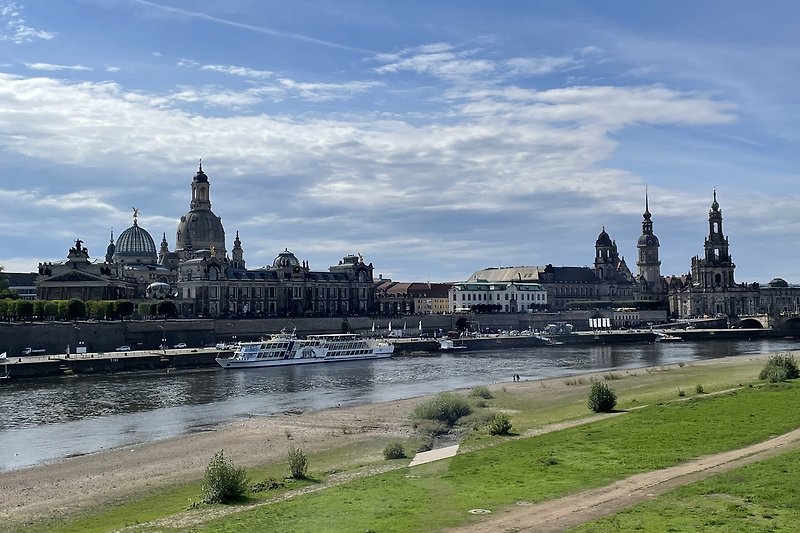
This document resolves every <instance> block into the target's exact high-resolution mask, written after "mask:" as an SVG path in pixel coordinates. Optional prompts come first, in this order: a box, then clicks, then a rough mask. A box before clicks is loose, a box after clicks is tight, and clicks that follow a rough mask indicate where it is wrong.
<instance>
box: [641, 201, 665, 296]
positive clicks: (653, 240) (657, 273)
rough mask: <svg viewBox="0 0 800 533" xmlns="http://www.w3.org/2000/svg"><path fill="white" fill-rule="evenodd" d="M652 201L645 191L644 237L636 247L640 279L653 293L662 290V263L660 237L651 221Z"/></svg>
mask: <svg viewBox="0 0 800 533" xmlns="http://www.w3.org/2000/svg"><path fill="white" fill-rule="evenodd" d="M650 217H651V215H650V201H649V197H648V194H647V191H646V190H645V193H644V214H643V215H642V236H641V237H639V242H638V243H637V244H636V247H637V248H638V249H639V260H638V261H637V262H636V266H638V267H639V279H640V281H641V280H643V281H645V282H646V283H647V287H648V288H649V289H650V290H651V291H660V288H661V261H659V259H658V248H659V246H660V245H659V242H658V237H656V236H655V235H653V221H652V220H650Z"/></svg>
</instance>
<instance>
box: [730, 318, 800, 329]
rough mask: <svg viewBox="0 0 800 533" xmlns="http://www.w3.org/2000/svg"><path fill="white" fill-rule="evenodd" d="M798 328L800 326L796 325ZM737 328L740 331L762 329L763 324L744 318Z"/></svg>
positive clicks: (753, 319) (756, 320)
mask: <svg viewBox="0 0 800 533" xmlns="http://www.w3.org/2000/svg"><path fill="white" fill-rule="evenodd" d="M798 326H799V327H800V325H798ZM739 327H740V328H742V329H764V324H762V323H761V321H760V320H758V319H755V318H745V319H743V320H742V321H741V322H739Z"/></svg>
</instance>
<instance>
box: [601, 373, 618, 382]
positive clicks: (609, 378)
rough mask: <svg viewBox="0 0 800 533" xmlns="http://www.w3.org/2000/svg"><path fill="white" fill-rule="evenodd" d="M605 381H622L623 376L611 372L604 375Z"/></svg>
mask: <svg viewBox="0 0 800 533" xmlns="http://www.w3.org/2000/svg"><path fill="white" fill-rule="evenodd" d="M603 379H604V380H606V381H614V380H617V379H622V376H620V375H619V374H615V373H613V372H610V373H608V374H604V375H603Z"/></svg>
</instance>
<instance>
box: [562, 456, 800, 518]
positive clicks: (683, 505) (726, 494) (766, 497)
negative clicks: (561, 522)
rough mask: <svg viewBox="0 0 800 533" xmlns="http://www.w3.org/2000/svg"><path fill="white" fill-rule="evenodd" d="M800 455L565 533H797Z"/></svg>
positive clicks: (741, 470) (677, 492)
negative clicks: (630, 532)
mask: <svg viewBox="0 0 800 533" xmlns="http://www.w3.org/2000/svg"><path fill="white" fill-rule="evenodd" d="M798 478H800V451H797V450H795V451H792V452H788V453H785V454H783V455H780V456H778V457H775V458H772V459H768V460H766V461H763V462H760V463H754V464H751V465H747V466H744V467H741V468H737V469H735V470H732V471H730V472H727V473H725V474H720V475H717V476H713V477H711V478H708V479H706V480H704V481H700V482H697V483H693V484H691V485H687V486H685V487H681V488H678V489H675V490H673V491H670V492H668V493H666V494H664V495H662V496H659V497H658V498H655V499H653V500H650V501H647V502H645V503H642V504H639V505H636V506H634V507H632V508H631V509H628V510H625V511H621V512H619V513H617V514H614V515H611V516H608V517H605V518H602V519H600V520H595V521H592V522H589V523H586V524H584V525H582V526H581V527H578V528H575V529H572V530H570V531H573V532H576V533H601V532H602V533H605V532H607V531H706V532H720V533H722V532H729V531H736V532H741V533H748V532H754V533H755V532H763V531H774V532H781V531H785V532H791V533H794V532H795V531H800V484H799V483H797V482H796V480H797V479H798Z"/></svg>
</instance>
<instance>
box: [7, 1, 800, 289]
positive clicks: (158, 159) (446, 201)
mask: <svg viewBox="0 0 800 533" xmlns="http://www.w3.org/2000/svg"><path fill="white" fill-rule="evenodd" d="M798 20H800V3H797V2H791V1H775V2H768V3H753V2H743V1H736V0H733V1H709V2H695V1H670V2H659V1H653V2H641V1H638V0H637V1H626V0H620V1H615V2H595V1H585V2H584V1H571V0H559V1H547V0H542V1H537V2H528V1H505V2H478V1H472V0H461V1H459V2H431V1H430V0H427V1H416V0H405V1H403V2H390V1H373V0H361V1H356V0H339V1H337V2H328V1H317V0H293V1H292V2H285V1H270V0H226V1H225V2H219V1H217V0H191V1H189V0H61V1H58V2H53V1H51V0H35V1H25V0H15V1H13V2H11V1H8V0H0V176H1V177H0V265H2V266H4V267H5V270H6V271H14V272H26V271H34V270H35V269H36V268H37V265H38V264H39V262H41V261H63V260H64V259H65V258H66V255H67V252H68V249H69V248H70V247H71V246H73V245H74V241H75V239H77V238H80V239H81V240H82V241H83V242H84V245H85V246H86V247H87V248H88V249H89V251H90V254H91V256H92V258H93V259H96V260H98V261H102V260H103V257H104V255H105V249H106V246H107V245H108V243H109V238H110V233H111V231H112V230H113V232H114V235H115V236H116V235H119V233H120V232H122V231H123V230H124V229H126V228H127V227H129V226H130V225H131V224H132V221H133V216H132V215H133V209H132V208H133V207H136V208H138V209H139V212H140V215H139V225H140V226H141V227H143V228H145V229H146V230H148V231H149V232H150V234H151V235H152V236H153V238H154V240H155V241H156V246H158V244H159V243H160V241H161V236H162V234H166V237H167V240H168V242H169V245H170V249H174V246H175V234H176V230H177V225H178V221H179V218H180V216H181V215H182V214H184V213H186V212H187V211H188V209H189V201H190V194H191V180H192V177H193V176H194V174H195V172H196V171H197V167H198V161H199V160H200V159H202V164H203V170H204V171H205V173H206V174H207V175H208V177H209V180H210V183H211V202H212V209H213V211H214V212H215V213H216V214H217V215H219V216H221V217H222V223H223V225H224V227H225V231H226V240H227V248H228V250H229V251H230V249H231V248H232V246H233V239H234V236H235V234H236V232H237V231H238V232H239V235H240V238H241V241H242V246H243V248H244V255H245V260H246V261H247V266H248V268H258V267H262V266H266V265H271V264H272V261H273V259H274V258H275V257H276V256H277V254H278V253H279V252H281V251H282V250H284V249H285V248H288V249H289V250H290V251H292V252H294V253H295V255H296V256H297V257H298V259H300V260H304V261H305V260H307V261H309V264H310V267H311V268H312V270H327V268H328V267H329V266H331V265H335V264H337V263H338V261H339V260H340V259H341V258H342V257H343V256H345V255H349V254H357V253H360V254H362V255H363V256H364V259H365V261H366V262H371V263H373V265H374V268H375V270H374V272H375V276H376V277H377V276H378V275H382V276H383V277H384V278H391V279H393V280H397V281H407V282H411V281H423V282H424V281H460V280H464V279H466V278H468V277H469V276H470V275H471V274H472V273H473V272H475V271H476V270H479V269H482V268H487V267H493V266H495V267H499V266H523V265H546V264H548V263H551V264H554V265H567V266H582V265H591V264H592V263H593V261H594V243H595V240H596V239H597V236H598V234H599V233H600V231H601V230H602V229H603V227H605V229H606V231H608V233H609V234H610V235H611V237H612V238H613V239H614V240H615V241H616V243H617V246H618V248H619V252H620V254H621V255H623V256H624V257H625V259H626V262H627V264H628V266H629V267H630V268H631V270H632V271H634V273H635V272H636V259H637V257H636V256H637V250H636V241H637V239H638V237H639V235H640V234H641V231H642V226H641V223H642V213H643V211H644V203H645V189H647V191H648V196H649V206H650V212H651V213H652V220H653V224H654V232H655V234H656V235H657V236H658V237H659V240H660V242H661V249H660V255H661V261H662V266H661V271H662V274H664V275H672V274H677V275H680V274H685V273H687V272H688V271H689V270H690V265H691V258H692V257H693V256H695V255H698V254H700V255H702V253H703V241H704V238H705V236H706V235H707V234H708V210H709V208H710V204H711V202H712V195H713V191H714V190H715V189H716V191H717V199H718V201H719V203H720V206H721V208H722V212H723V217H724V225H723V231H724V232H725V234H726V235H727V236H728V238H729V241H730V252H731V254H732V256H733V260H734V262H735V263H736V265H737V269H736V280H737V281H739V282H753V281H758V282H762V283H763V282H767V281H769V280H770V279H772V278H774V277H783V278H785V279H786V280H787V281H789V282H790V283H800V232H798V229H800V209H798V208H797V206H798V204H800V197H799V194H798V187H799V186H798V183H799V182H798V168H800V165H798V162H800V145H799V143H798V141H800V127H798V126H800V124H798V122H800V112H798V111H799V109H798V108H799V107H800V96H799V95H800V91H798V90H797V86H798V82H800V34H798V32H797V31H796V25H797V21H798Z"/></svg>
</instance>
